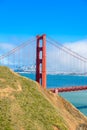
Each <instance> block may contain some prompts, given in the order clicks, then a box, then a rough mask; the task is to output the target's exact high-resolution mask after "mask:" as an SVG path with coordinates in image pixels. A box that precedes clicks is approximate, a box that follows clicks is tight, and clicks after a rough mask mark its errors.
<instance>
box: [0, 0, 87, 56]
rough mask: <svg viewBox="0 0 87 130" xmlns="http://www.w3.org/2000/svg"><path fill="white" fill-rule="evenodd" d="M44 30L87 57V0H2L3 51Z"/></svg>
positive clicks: (0, 28) (0, 36)
mask: <svg viewBox="0 0 87 130" xmlns="http://www.w3.org/2000/svg"><path fill="white" fill-rule="evenodd" d="M43 33H45V34H47V35H48V36H50V37H52V38H54V39H55V40H57V41H59V42H60V43H61V44H64V45H65V46H67V47H68V48H70V49H72V50H73V51H76V52H77V53H79V54H80V55H83V56H85V57H87V49H86V48H87V1H86V0H0V49H1V51H0V54H2V53H3V52H7V51H9V50H11V49H13V48H14V47H15V46H17V45H19V44H21V43H22V42H23V41H26V40H27V39H29V38H30V37H32V36H36V35H37V34H43ZM1 52H2V53H1ZM50 54H51V55H52V52H50ZM51 55H50V57H51Z"/></svg>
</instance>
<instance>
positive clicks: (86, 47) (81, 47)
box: [64, 40, 87, 58]
mask: <svg viewBox="0 0 87 130" xmlns="http://www.w3.org/2000/svg"><path fill="white" fill-rule="evenodd" d="M64 46H66V47H67V48H70V49H71V50H72V51H75V52H76V53H78V54H80V55H81V56H83V57H85V58H87V40H82V41H77V42H73V43H64Z"/></svg>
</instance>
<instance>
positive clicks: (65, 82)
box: [20, 73, 87, 116]
mask: <svg viewBox="0 0 87 130" xmlns="http://www.w3.org/2000/svg"><path fill="white" fill-rule="evenodd" d="M20 74H21V75H22V76H25V77H27V78H30V79H33V80H35V74H33V73H20ZM81 85H82V86H85V85H86V86H87V76H77V75H58V74H48V75H47V88H56V87H57V88H58V87H69V86H81ZM59 94H60V95H61V96H62V97H64V98H65V99H66V100H68V101H69V102H71V103H72V104H73V105H74V106H75V107H76V108H77V109H79V110H80V111H81V112H82V113H83V114H84V115H86V116H87V90H85V91H75V92H63V93H59Z"/></svg>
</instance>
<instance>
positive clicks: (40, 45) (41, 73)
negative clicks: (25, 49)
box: [36, 34, 46, 88]
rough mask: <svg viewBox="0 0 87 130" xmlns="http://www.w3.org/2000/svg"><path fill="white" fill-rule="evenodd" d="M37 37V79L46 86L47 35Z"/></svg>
mask: <svg viewBox="0 0 87 130" xmlns="http://www.w3.org/2000/svg"><path fill="white" fill-rule="evenodd" d="M36 38H37V47H36V81H37V82H38V83H40V84H41V85H42V87H43V88H46V35H45V34H44V35H42V36H39V35H38V36H37V37H36Z"/></svg>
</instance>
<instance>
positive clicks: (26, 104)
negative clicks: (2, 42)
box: [0, 67, 87, 130]
mask: <svg viewBox="0 0 87 130" xmlns="http://www.w3.org/2000/svg"><path fill="white" fill-rule="evenodd" d="M86 124H87V118H86V117H85V116H84V115H83V114H81V113H80V112H79V111H78V110H77V109H76V108H74V107H73V106H72V105H71V104H70V103H68V102H67V101H65V100H64V99H63V98H62V97H60V96H59V95H56V94H53V93H51V92H50V91H47V90H43V89H42V88H41V87H40V86H39V84H38V83H36V82H34V81H32V80H30V79H27V78H24V77H22V76H19V75H18V74H16V73H14V72H12V71H11V70H9V69H8V68H7V67H0V130H86V128H87V126H86ZM81 128H83V129H81Z"/></svg>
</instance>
